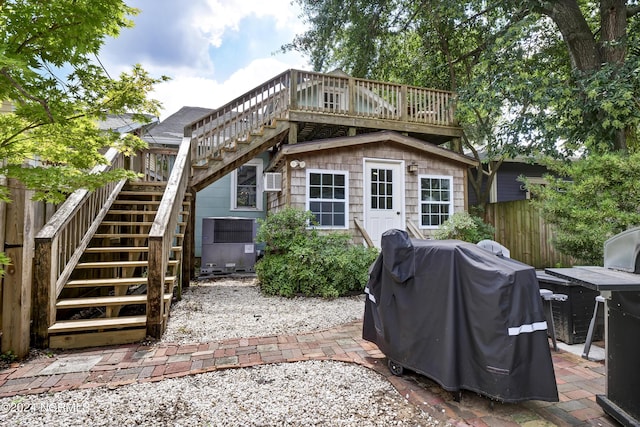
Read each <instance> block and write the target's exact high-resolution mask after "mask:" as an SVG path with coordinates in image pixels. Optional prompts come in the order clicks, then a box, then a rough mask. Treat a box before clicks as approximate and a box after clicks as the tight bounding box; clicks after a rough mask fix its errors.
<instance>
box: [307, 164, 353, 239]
mask: <svg viewBox="0 0 640 427" xmlns="http://www.w3.org/2000/svg"><path fill="white" fill-rule="evenodd" d="M348 208H349V172H347V171H330V170H317V169H310V170H307V210H309V211H311V213H313V215H314V216H315V217H316V221H317V222H318V227H319V228H339V229H345V228H348V224H349V213H348Z"/></svg>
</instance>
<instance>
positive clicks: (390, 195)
mask: <svg viewBox="0 0 640 427" xmlns="http://www.w3.org/2000/svg"><path fill="white" fill-rule="evenodd" d="M402 172H403V163H402V162H394V161H384V160H368V159H365V161H364V223H365V229H366V230H367V233H368V234H369V237H371V240H372V241H373V243H374V245H375V246H376V247H378V248H379V247H380V238H381V237H382V233H384V232H385V231H387V230H389V229H392V228H398V229H401V230H404V227H405V223H404V174H403V173H402Z"/></svg>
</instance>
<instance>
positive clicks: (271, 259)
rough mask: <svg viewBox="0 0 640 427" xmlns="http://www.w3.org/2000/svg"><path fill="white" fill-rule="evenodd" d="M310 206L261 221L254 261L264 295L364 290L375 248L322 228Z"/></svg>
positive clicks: (334, 294) (323, 294)
mask: <svg viewBox="0 0 640 427" xmlns="http://www.w3.org/2000/svg"><path fill="white" fill-rule="evenodd" d="M314 219H315V218H314V216H313V214H311V212H304V211H301V210H298V209H294V208H285V209H283V210H281V211H279V212H277V213H275V214H272V215H269V216H268V217H267V219H266V220H264V221H259V223H260V229H259V231H258V235H257V236H256V240H257V241H258V242H264V243H265V255H264V257H262V259H260V261H258V263H257V264H256V273H257V275H258V280H259V282H260V289H261V290H262V292H264V293H265V294H267V295H281V296H285V297H293V296H296V295H304V296H321V297H323V298H335V297H339V296H343V295H348V294H351V293H354V292H358V293H359V292H362V290H363V289H364V286H365V285H366V283H367V280H368V270H369V266H370V265H371V263H373V261H375V259H376V256H377V254H378V253H377V250H376V249H373V248H365V247H363V246H359V245H354V244H352V243H351V238H350V236H349V235H348V234H344V233H336V232H332V233H328V234H320V233H318V231H317V230H316V229H315V228H313V227H309V224H311V225H313V224H314Z"/></svg>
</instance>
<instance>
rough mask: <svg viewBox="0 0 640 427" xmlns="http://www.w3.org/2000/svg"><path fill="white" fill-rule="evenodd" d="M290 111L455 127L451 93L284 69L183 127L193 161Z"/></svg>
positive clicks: (214, 153) (215, 153)
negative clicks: (191, 148) (189, 140)
mask: <svg viewBox="0 0 640 427" xmlns="http://www.w3.org/2000/svg"><path fill="white" fill-rule="evenodd" d="M290 111H302V112H314V113H320V114H327V115H334V116H348V117H361V118H371V119H380V120H392V121H402V122H407V123H418V124H425V125H434V126H456V124H455V121H454V117H453V113H454V97H453V93H452V92H446V91H441V90H435V89H427V88H420V87H414V86H407V85H400V84H395V83H384V82H378V81H373V80H365V79H357V78H353V77H349V76H345V75H341V74H322V73H314V72H309V71H299V70H288V71H286V72H284V73H282V74H280V75H278V76H276V77H274V78H273V79H271V80H269V81H268V82H266V83H264V84H263V85H261V86H259V87H257V88H255V89H253V90H251V91H249V92H247V93H245V94H244V95H242V96H240V97H238V98H236V99H234V100H233V101H231V102H229V103H227V104H225V105H224V106H222V107H220V108H218V109H217V110H215V111H213V112H212V113H211V114H209V115H207V116H205V117H204V118H202V119H200V120H198V121H196V122H194V123H191V124H190V125H189V126H187V127H186V128H185V137H188V138H191V139H192V140H193V142H194V144H193V152H192V158H193V161H194V162H195V163H196V164H206V162H207V161H208V160H209V159H211V158H215V157H218V156H220V155H221V154H222V150H224V149H225V148H233V146H234V145H235V144H236V142H237V141H242V140H245V139H247V138H250V136H251V133H253V132H258V131H259V130H260V128H261V127H263V126H267V125H270V124H273V121H274V120H278V119H287V118H288V117H289V112H290Z"/></svg>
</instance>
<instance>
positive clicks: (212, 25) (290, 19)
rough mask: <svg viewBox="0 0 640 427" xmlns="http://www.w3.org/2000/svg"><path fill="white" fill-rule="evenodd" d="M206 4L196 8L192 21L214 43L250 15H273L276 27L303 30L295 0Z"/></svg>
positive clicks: (209, 0) (210, 0) (230, 0)
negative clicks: (293, 0)
mask: <svg viewBox="0 0 640 427" xmlns="http://www.w3.org/2000/svg"><path fill="white" fill-rule="evenodd" d="M206 3H207V5H206V6H207V7H201V8H198V9H194V13H193V14H192V21H191V23H192V24H193V25H194V27H195V28H198V29H199V30H200V31H201V32H202V33H203V34H206V35H208V38H209V41H210V43H211V44H212V45H213V46H216V47H218V46H220V44H221V43H222V37H223V35H224V33H225V32H226V31H229V30H231V31H238V30H239V24H240V22H241V21H242V20H243V19H244V18H246V17H248V16H251V15H255V16H256V17H257V18H265V17H270V18H274V19H275V21H276V29H279V30H282V29H285V28H286V29H288V30H290V31H292V32H294V33H298V32H301V31H302V30H303V29H304V26H303V24H302V22H301V21H300V19H299V18H298V15H299V14H300V13H299V8H298V5H297V3H295V2H294V3H293V4H292V0H269V1H264V0H207V2H206Z"/></svg>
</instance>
